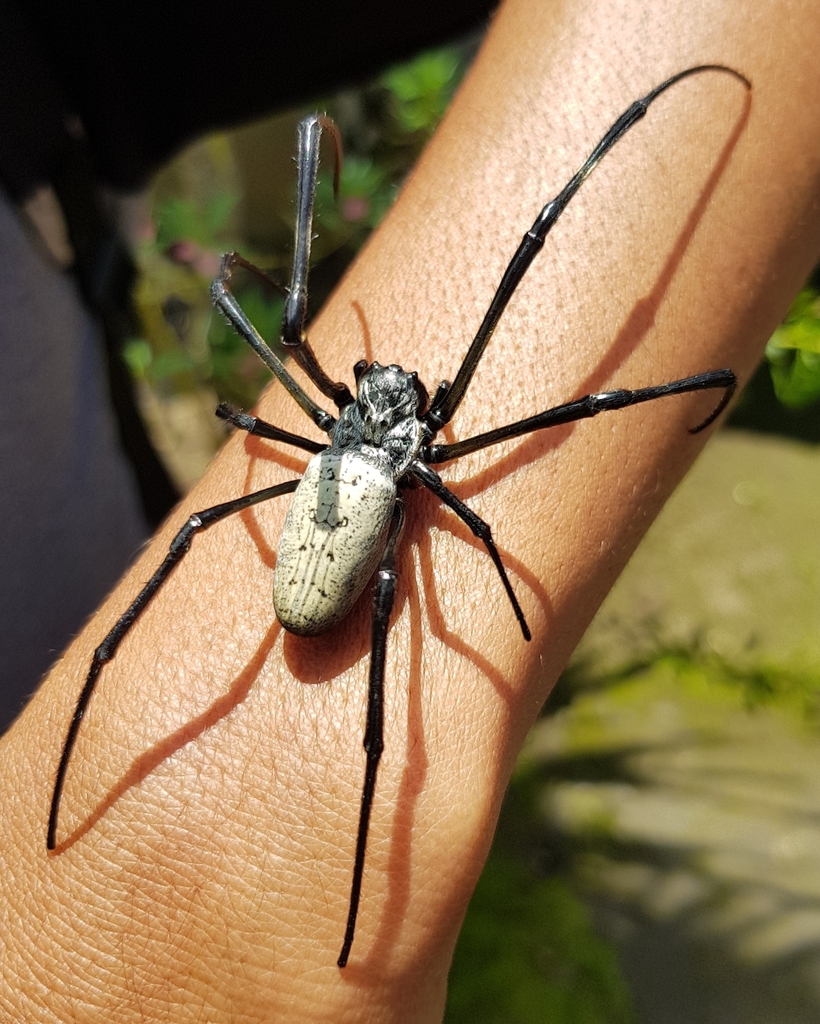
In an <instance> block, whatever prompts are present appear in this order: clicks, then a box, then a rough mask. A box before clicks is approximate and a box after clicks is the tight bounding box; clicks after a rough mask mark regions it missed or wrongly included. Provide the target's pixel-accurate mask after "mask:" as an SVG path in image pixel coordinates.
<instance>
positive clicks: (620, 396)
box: [423, 370, 737, 463]
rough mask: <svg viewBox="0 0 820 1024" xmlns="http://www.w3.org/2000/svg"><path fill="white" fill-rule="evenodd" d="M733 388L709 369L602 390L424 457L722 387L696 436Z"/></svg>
mask: <svg viewBox="0 0 820 1024" xmlns="http://www.w3.org/2000/svg"><path fill="white" fill-rule="evenodd" d="M736 387H737V378H736V377H735V375H734V373H733V372H732V371H731V370H710V371H709V372H708V373H698V374H696V375H695V376H693V377H684V378H683V379H682V380H675V381H672V382H671V383H669V384H656V385H655V386H653V387H649V388H638V389H636V390H635V391H627V390H624V389H620V390H618V391H603V392H601V393H600V394H598V395H586V396H585V397H584V398H578V399H576V400H575V401H574V402H567V403H566V404H565V405H557V406H556V407H555V408H554V409H547V410H546V412H541V413H538V414H537V415H535V416H528V417H527V418H526V419H523V420H519V421H518V422H516V423H509V424H508V425H507V426H506V427H498V428H497V429H496V430H488V431H487V432H486V433H484V434H476V435H475V437H467V438H465V439H464V440H463V441H456V442H455V443H454V444H432V445H430V446H429V447H427V448H426V449H424V451H423V455H424V458H425V460H426V461H427V462H431V463H438V462H447V461H449V460H450V459H458V458H461V456H462V455H469V454H470V453H471V452H477V451H481V450H482V449H483V448H489V447H490V445H493V444H498V443H499V442H500V441H507V440H509V439H510V438H512V437H521V436H522V435H523V434H531V433H533V432H534V431H536V430H545V429H547V428H548V427H557V426H559V425H560V424H562V423H575V422H576V421H577V420H584V419H589V418H590V417H592V416H597V415H598V414H599V413H601V412H611V411H612V410H614V409H626V408H627V406H630V405H638V404H640V403H641V402H653V401H655V399H657V398H668V397H669V396H670V395H682V394H685V393H686V392H688V391H707V390H709V389H712V388H723V389H724V392H723V395H722V396H721V399H720V402H718V404H717V406H716V407H715V409H714V410H713V411H712V412H711V413H710V414H709V415H708V416H707V417H706V419H705V420H704V421H703V422H702V423H699V424H698V425H697V426H696V427H692V428H691V429H690V431H689V433H690V434H698V433H700V431H701V430H705V429H706V427H708V426H709V424H710V423H714V421H715V420H716V419H717V418H718V416H719V415H720V414H721V413H722V412H723V410H724V409H725V408H726V406H727V405H728V404H729V402H730V401H731V398H732V395H733V394H734V392H735V388H736Z"/></svg>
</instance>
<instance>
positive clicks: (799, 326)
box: [766, 285, 820, 409]
mask: <svg viewBox="0 0 820 1024" xmlns="http://www.w3.org/2000/svg"><path fill="white" fill-rule="evenodd" d="M766 358H767V360H768V362H769V369H770V372H771V375H772V383H773V384H774V389H775V394H776V395H777V397H778V399H779V400H780V401H781V402H782V403H783V405H785V406H787V407H788V408H791V409H800V408H803V407H804V406H807V405H809V404H811V403H812V402H815V401H817V399H818V398H820V292H818V290H817V289H816V288H814V287H812V286H811V285H809V286H807V287H806V288H804V289H803V290H802V291H801V292H800V294H799V295H798V296H797V298H796V299H795V300H794V302H793V303H792V306H791V309H790V310H789V312H788V314H787V316H786V319H785V320H784V321H783V323H782V324H781V326H780V327H778V329H777V330H776V331H775V332H774V334H773V335H772V338H771V340H770V341H769V344H768V345H767V346H766Z"/></svg>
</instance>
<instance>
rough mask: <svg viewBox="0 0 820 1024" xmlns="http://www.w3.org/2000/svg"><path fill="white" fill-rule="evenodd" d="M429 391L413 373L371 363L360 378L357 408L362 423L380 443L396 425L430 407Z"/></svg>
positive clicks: (413, 417)
mask: <svg viewBox="0 0 820 1024" xmlns="http://www.w3.org/2000/svg"><path fill="white" fill-rule="evenodd" d="M427 402H428V396H427V389H426V388H425V386H424V385H423V384H422V383H421V381H420V380H419V376H418V374H417V373H416V372H415V371H413V372H412V373H406V372H405V371H404V370H403V369H402V368H401V367H400V366H395V365H392V366H382V365H381V364H379V363H371V364H370V366H368V367H367V368H366V369H365V370H363V371H362V373H361V374H360V376H359V379H358V394H357V397H356V404H357V406H358V409H359V415H360V416H361V418H362V423H363V424H364V425H365V427H366V429H367V430H368V432H370V433H371V434H372V436H373V438H374V439H378V438H379V437H380V436H381V435H383V434H384V433H385V432H386V431H388V430H390V429H391V428H392V427H394V426H395V425H396V424H397V423H400V422H401V421H402V420H406V419H411V418H412V419H415V418H416V417H417V416H419V414H420V413H421V412H422V411H423V410H424V409H425V408H426V407H427Z"/></svg>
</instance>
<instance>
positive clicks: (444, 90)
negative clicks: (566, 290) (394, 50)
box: [381, 49, 463, 135]
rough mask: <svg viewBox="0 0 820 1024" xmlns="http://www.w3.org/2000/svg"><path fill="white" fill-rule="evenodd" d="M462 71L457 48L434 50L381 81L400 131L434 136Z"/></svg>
mask: <svg viewBox="0 0 820 1024" xmlns="http://www.w3.org/2000/svg"><path fill="white" fill-rule="evenodd" d="M462 72H463V60H462V58H461V55H460V54H459V52H458V51H457V50H454V49H442V50H431V51H430V52H429V53H423V54H421V56H419V57H416V59H415V60H412V61H410V62H409V63H407V64H400V65H398V66H397V67H394V68H391V70H390V71H388V72H387V73H386V74H385V75H384V76H383V77H382V80H381V81H382V84H383V85H384V87H385V88H386V89H387V90H388V92H389V93H390V94H391V99H392V103H391V113H392V115H393V117H394V118H395V120H396V122H397V124H398V126H399V128H400V129H401V130H402V131H405V132H407V133H408V134H414V133H416V132H420V133H424V134H426V135H431V134H432V133H433V131H434V129H435V127H436V125H437V124H438V123H439V121H440V120H441V118H442V117H443V116H444V111H445V110H446V109H447V105H448V104H449V102H450V100H451V98H452V95H453V93H454V92H455V88H456V85H457V84H458V81H459V79H460V77H461V74H462Z"/></svg>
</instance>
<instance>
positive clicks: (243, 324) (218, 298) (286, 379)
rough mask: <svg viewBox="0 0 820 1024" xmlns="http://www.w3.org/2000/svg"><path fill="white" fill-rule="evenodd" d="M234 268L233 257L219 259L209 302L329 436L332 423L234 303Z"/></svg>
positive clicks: (327, 414)
mask: <svg viewBox="0 0 820 1024" xmlns="http://www.w3.org/2000/svg"><path fill="white" fill-rule="evenodd" d="M233 265H234V254H233V253H228V255H227V256H223V257H222V269H221V270H220V272H219V276H218V277H217V278H216V279H215V281H214V282H213V284H212V285H211V298H212V299H213V302H214V305H215V306H216V307H217V309H219V310H221V311H222V313H224V315H225V317H226V318H227V320H228V323H230V325H231V327H233V329H234V330H235V331H236V333H237V334H238V335H239V336H240V337H241V338H242V339H243V340H244V341H246V342H247V343H248V344H249V345H250V347H251V348H252V349H253V350H254V352H255V353H256V354H257V355H258V356H259V358H260V359H261V360H262V362H263V363H264V364H265V366H267V368H268V369H269V370H270V371H271V373H272V374H273V375H274V377H276V379H277V380H278V381H280V382H281V384H282V385H283V387H284V388H285V390H286V391H287V393H288V394H289V395H290V396H291V398H292V399H293V400H294V401H295V402H296V403H297V405H299V407H300V408H301V409H302V411H303V412H305V413H307V415H308V416H309V417H310V418H311V419H312V420H313V422H314V423H315V424H316V426H317V427H319V429H320V430H324V431H325V433H330V431H331V430H332V429H333V427H334V426H335V424H336V420H335V418H334V417H333V416H331V415H330V413H329V412H325V410H324V409H322V408H321V407H320V406H318V405H317V404H316V403H315V402H314V401H313V399H312V398H310V397H309V396H308V395H307V394H306V392H305V391H304V390H303V389H302V388H301V387H300V385H299V384H297V383H296V381H295V380H294V379H293V377H291V375H290V374H289V373H288V371H287V370H286V369H285V364H284V363H283V362H282V360H281V359H280V358H279V357H278V356H277V355H276V353H275V352H274V351H273V349H272V348H271V347H270V346H269V345H268V343H267V342H266V341H265V339H264V338H263V337H262V335H261V334H260V333H259V331H257V329H256V328H255V327H254V326H253V324H252V323H251V322H250V320H249V319H248V318H247V316H246V315H245V313H244V311H243V309H242V307H241V306H240V305H239V303H238V302H237V301H236V298H235V296H234V294H233V292H232V291H231V290H230V287H229V283H230V280H231V269H232V267H233Z"/></svg>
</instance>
